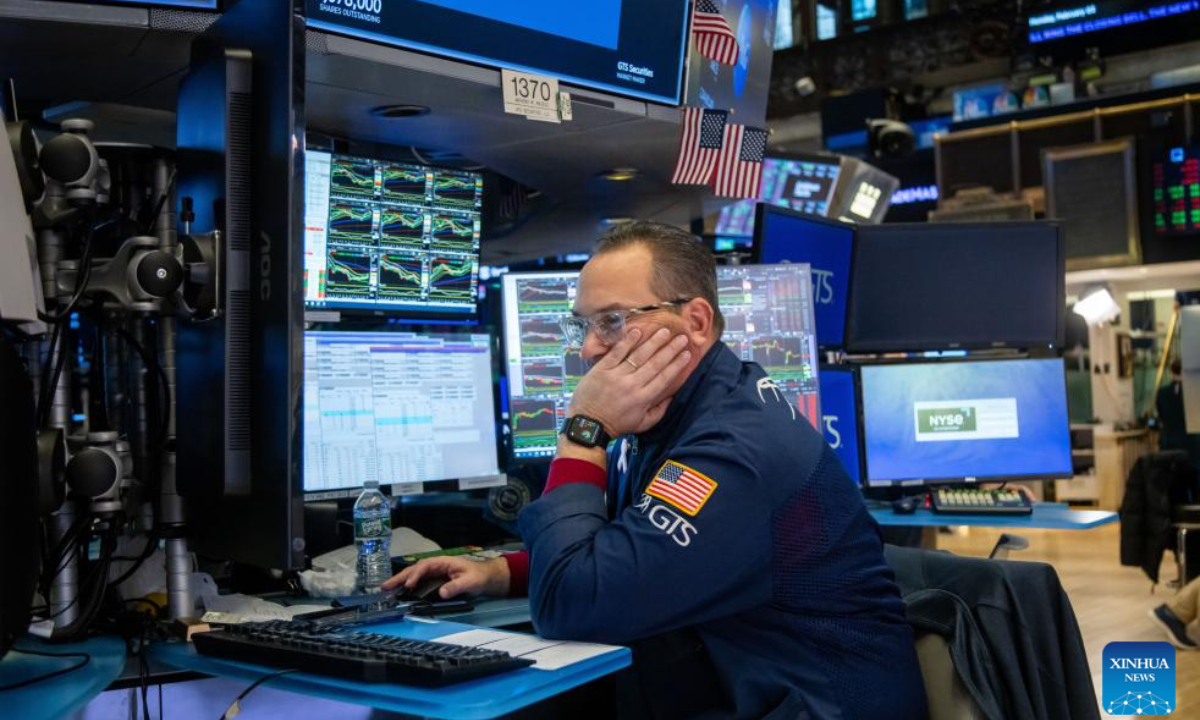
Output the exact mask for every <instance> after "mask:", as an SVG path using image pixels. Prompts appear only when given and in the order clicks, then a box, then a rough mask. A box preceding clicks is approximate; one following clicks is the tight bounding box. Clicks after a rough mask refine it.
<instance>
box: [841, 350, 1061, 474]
mask: <svg viewBox="0 0 1200 720" xmlns="http://www.w3.org/2000/svg"><path fill="white" fill-rule="evenodd" d="M1045 360H1055V361H1057V362H1058V365H1059V367H1060V368H1061V369H1062V371H1063V392H1064V404H1065V402H1066V398H1065V393H1066V382H1067V381H1066V363H1065V361H1064V359H1063V358H1062V357H1061V356H1054V357H1015V358H995V357H966V358H947V359H945V360H936V361H933V362H882V363H870V364H864V365H860V366H859V367H858V372H857V373H856V375H855V396H856V401H857V403H858V421H859V425H860V432H859V438H860V439H861V441H862V457H861V464H862V476H861V477H862V487H863V489H864V490H878V489H885V488H919V487H934V486H939V485H978V484H982V483H993V482H1000V483H1003V482H1048V481H1051V480H1067V479H1070V478H1072V477H1074V476H1075V473H1074V467H1073V466H1072V469H1070V470H1067V471H1065V472H1064V473H1062V474H1054V473H1036V474H1028V475H975V476H965V475H959V476H955V477H946V478H908V479H903V480H900V479H892V480H880V481H876V482H873V481H872V479H871V476H870V462H869V460H868V448H869V445H868V438H869V431H868V429H867V415H866V392H865V391H864V389H863V375H864V373H865V372H866V371H868V370H869V369H870V368H878V367H899V366H903V367H913V366H931V365H934V366H936V365H953V364H959V365H961V364H965V363H982V362H992V363H996V362H1002V363H1008V362H1028V361H1038V362H1041V361H1045ZM1064 430H1065V432H1066V434H1067V447H1068V449H1069V448H1070V442H1071V427H1070V417H1068V418H1067V425H1066V427H1065V428H1064Z"/></svg>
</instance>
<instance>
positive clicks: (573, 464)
mask: <svg viewBox="0 0 1200 720" xmlns="http://www.w3.org/2000/svg"><path fill="white" fill-rule="evenodd" d="M580 482H581V483H589V484H591V485H595V486H596V487H598V488H600V491H601V492H603V491H604V489H605V488H606V487H607V486H608V473H607V472H605V470H604V468H602V467H600V466H599V465H593V464H592V463H590V462H588V461H587V460H579V459H577V458H559V459H557V460H555V461H554V462H552V463H550V477H549V478H547V480H546V489H545V490H543V491H542V495H546V494H547V493H549V492H550V491H551V490H553V489H554V488H556V487H558V486H560V485H566V484H568V483H580Z"/></svg>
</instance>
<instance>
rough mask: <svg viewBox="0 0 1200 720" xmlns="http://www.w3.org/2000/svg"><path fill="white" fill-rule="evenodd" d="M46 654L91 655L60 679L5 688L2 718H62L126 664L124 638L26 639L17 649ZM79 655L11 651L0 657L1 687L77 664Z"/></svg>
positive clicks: (0, 699)
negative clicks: (66, 641) (55, 642)
mask: <svg viewBox="0 0 1200 720" xmlns="http://www.w3.org/2000/svg"><path fill="white" fill-rule="evenodd" d="M20 648H26V649H29V650H36V651H38V652H45V653H55V654H61V653H87V654H88V655H89V656H91V659H90V660H89V661H88V664H87V665H84V666H83V667H81V668H79V669H78V670H74V671H72V672H69V673H65V674H63V675H59V676H57V677H52V678H49V679H47V680H43V681H41V682H37V683H34V684H33V685H27V686H26V687H23V688H17V689H15V690H6V691H3V692H0V708H3V709H2V710H0V716H3V717H6V718H21V720H40V719H41V718H47V719H50V718H61V717H65V716H67V715H71V714H72V713H74V712H76V711H78V710H79V709H80V708H82V707H83V706H84V705H87V704H88V703H89V702H91V701H92V699H93V698H95V697H96V696H97V695H99V694H100V693H101V692H103V691H104V688H106V687H108V686H109V684H110V683H112V681H113V680H116V679H117V676H118V675H120V674H121V670H122V669H123V668H124V667H125V643H124V642H123V641H122V640H121V638H119V637H115V636H107V637H98V638H93V639H91V640H85V641H84V642H80V643H72V644H70V645H51V644H48V643H43V642H40V641H38V640H35V639H33V638H29V637H26V638H24V639H22V640H20V641H18V642H17V648H16V649H18V650H19V649H20ZM79 661H80V658H76V657H65V658H48V657H41V656H38V655H26V654H24V653H20V652H10V653H9V654H8V655H6V656H5V657H4V660H3V661H0V685H11V684H13V683H16V682H21V681H22V680H27V679H30V678H34V677H38V676H41V675H45V674H46V673H51V672H54V671H55V670H60V669H63V668H69V667H71V666H72V665H74V664H76V663H78V662H79Z"/></svg>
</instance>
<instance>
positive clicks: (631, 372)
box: [567, 327, 692, 437]
mask: <svg viewBox="0 0 1200 720" xmlns="http://www.w3.org/2000/svg"><path fill="white" fill-rule="evenodd" d="M691 356H692V353H691V350H690V349H689V343H688V338H687V336H686V335H683V334H679V335H675V336H674V337H672V336H671V331H670V330H668V329H667V328H665V327H660V328H658V329H657V330H653V331H652V332H651V333H650V335H649V336H648V337H646V338H645V339H644V340H643V336H642V329H641V328H632V329H630V330H629V332H628V333H626V334H625V337H624V338H622V339H621V341H620V342H618V343H616V344H615V345H613V346H612V348H611V349H610V350H609V351H608V353H606V354H605V355H604V357H602V358H600V360H599V361H598V362H597V363H596V364H595V365H594V366H592V368H591V369H590V370H588V372H587V374H586V375H584V376H583V379H581V380H580V381H579V385H578V386H576V388H575V393H574V395H573V396H572V397H571V407H570V409H569V410H568V413H567V414H568V415H569V416H570V415H586V416H587V417H590V418H592V419H594V420H597V421H599V422H600V424H602V425H603V426H604V429H605V431H606V432H607V433H608V434H609V435H611V436H612V437H617V436H619V435H624V434H626V433H639V432H644V431H646V430H649V429H650V428H652V427H654V426H655V425H657V424H658V421H659V420H662V418H663V415H664V414H666V412H667V407H668V406H669V405H670V404H671V399H672V397H671V396H668V395H666V394H665V393H666V392H667V390H668V389H669V388H671V387H672V386H673V383H674V381H675V380H676V379H677V378H678V377H679V374H680V373H681V372H683V370H684V368H686V367H687V364H688V361H689V360H690V359H691Z"/></svg>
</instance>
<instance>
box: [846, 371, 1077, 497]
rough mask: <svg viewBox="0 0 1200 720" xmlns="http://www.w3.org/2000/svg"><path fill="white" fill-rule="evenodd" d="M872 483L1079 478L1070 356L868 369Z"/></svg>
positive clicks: (865, 406) (867, 452)
mask: <svg viewBox="0 0 1200 720" xmlns="http://www.w3.org/2000/svg"><path fill="white" fill-rule="evenodd" d="M860 374H861V383H862V427H863V448H864V451H863V454H864V468H865V472H866V481H867V485H868V486H887V485H903V484H915V485H923V484H932V483H946V482H974V481H984V480H1041V479H1051V478H1062V477H1070V476H1071V474H1072V467H1071V437H1070V426H1069V423H1068V420H1067V388H1066V372H1065V370H1064V367H1063V361H1062V359H1061V358H1050V359H1019V360H987V361H968V362H947V363H917V364H903V365H876V366H865V367H863V368H861V370H860Z"/></svg>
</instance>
